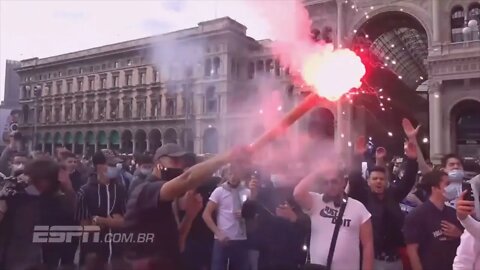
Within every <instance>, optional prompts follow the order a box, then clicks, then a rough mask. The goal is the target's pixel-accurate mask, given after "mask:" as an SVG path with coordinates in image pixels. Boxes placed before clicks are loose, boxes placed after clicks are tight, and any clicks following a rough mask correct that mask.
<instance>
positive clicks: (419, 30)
mask: <svg viewBox="0 0 480 270" xmlns="http://www.w3.org/2000/svg"><path fill="white" fill-rule="evenodd" d="M351 47H352V49H353V50H354V51H355V52H356V53H357V54H358V55H360V56H361V58H362V60H363V62H364V64H365V65H366V67H367V76H366V77H365V78H364V79H365V80H364V81H365V83H364V85H365V89H362V90H364V91H365V93H366V94H365V95H358V96H355V97H354V98H353V109H352V119H351V121H356V120H358V119H359V117H365V121H366V127H365V131H366V134H365V135H367V136H368V137H371V138H372V142H373V144H374V146H384V147H387V148H388V149H389V150H390V151H391V152H392V154H401V153H403V139H404V137H403V130H402V127H401V121H402V118H408V119H410V120H412V121H413V122H414V124H416V123H415V122H417V121H416V119H419V118H422V119H427V118H428V102H427V100H426V99H424V98H423V97H421V96H419V95H418V94H417V92H416V91H415V90H416V89H417V87H418V86H419V85H420V84H422V83H423V82H424V81H425V80H427V79H428V71H427V68H426V65H425V61H424V60H425V59H426V57H427V55H428V35H427V31H426V30H425V28H424V27H423V24H422V23H421V22H420V21H419V20H417V18H416V17H414V16H413V15H410V14H408V13H406V12H403V11H398V10H396V11H386V12H382V13H378V14H375V15H373V16H372V17H371V18H370V19H368V20H366V21H365V22H363V24H361V25H359V26H358V27H357V29H355V35H354V37H353V39H352V45H351ZM412 108H415V109H414V110H413V109H412ZM423 124H424V125H427V123H423Z"/></svg>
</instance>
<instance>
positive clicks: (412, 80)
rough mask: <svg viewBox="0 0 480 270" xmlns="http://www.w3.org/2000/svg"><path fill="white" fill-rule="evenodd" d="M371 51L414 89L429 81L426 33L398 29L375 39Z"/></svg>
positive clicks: (409, 29) (410, 29)
mask: <svg viewBox="0 0 480 270" xmlns="http://www.w3.org/2000/svg"><path fill="white" fill-rule="evenodd" d="M370 50H371V52H372V53H373V54H375V55H376V56H377V57H378V59H379V60H381V61H383V62H384V65H385V66H386V67H388V68H389V69H391V70H392V71H393V72H394V73H396V74H397V75H398V76H399V78H401V79H402V81H403V82H404V83H405V84H407V85H408V86H409V87H411V88H412V89H415V88H416V87H417V86H418V85H420V84H421V83H422V82H423V81H424V80H426V79H427V69H426V66H425V61H424V60H425V59H426V58H427V54H428V44H427V36H426V34H425V33H422V32H419V31H418V30H416V29H412V28H396V29H393V30H390V31H388V32H386V33H383V34H381V35H380V36H379V37H378V38H377V39H375V40H374V41H373V42H372V44H371V46H370Z"/></svg>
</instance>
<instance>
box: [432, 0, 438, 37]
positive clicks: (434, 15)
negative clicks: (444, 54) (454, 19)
mask: <svg viewBox="0 0 480 270" xmlns="http://www.w3.org/2000/svg"><path fill="white" fill-rule="evenodd" d="M432 19H433V20H432V23H433V40H432V41H433V43H434V44H438V43H440V0H432Z"/></svg>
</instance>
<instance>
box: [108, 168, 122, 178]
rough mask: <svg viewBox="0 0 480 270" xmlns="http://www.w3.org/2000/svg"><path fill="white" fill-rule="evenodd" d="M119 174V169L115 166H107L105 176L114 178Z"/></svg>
mask: <svg viewBox="0 0 480 270" xmlns="http://www.w3.org/2000/svg"><path fill="white" fill-rule="evenodd" d="M119 175H120V170H119V169H118V168H116V167H108V168H107V175H106V176H107V178H108V179H115V178H117V177H118V176H119Z"/></svg>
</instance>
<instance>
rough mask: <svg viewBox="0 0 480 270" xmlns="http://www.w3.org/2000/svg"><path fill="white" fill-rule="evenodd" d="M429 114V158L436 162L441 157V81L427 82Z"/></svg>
mask: <svg viewBox="0 0 480 270" xmlns="http://www.w3.org/2000/svg"><path fill="white" fill-rule="evenodd" d="M428 94H429V110H430V112H429V115H430V158H431V160H432V162H434V163H438V162H439V161H440V159H441V158H442V154H443V149H442V137H443V136H444V135H443V134H444V132H443V121H442V119H443V117H442V100H441V98H442V94H441V82H431V83H429V89H428Z"/></svg>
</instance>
